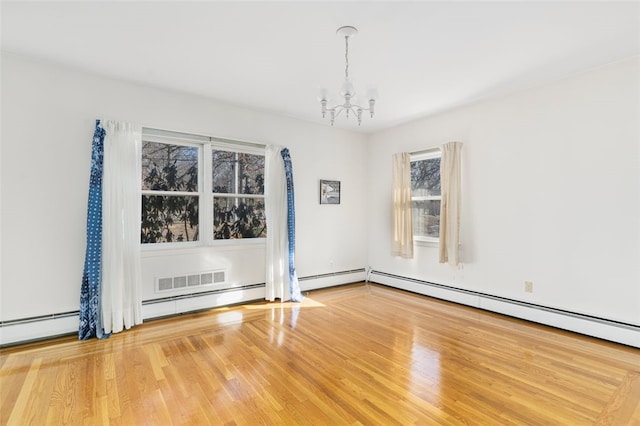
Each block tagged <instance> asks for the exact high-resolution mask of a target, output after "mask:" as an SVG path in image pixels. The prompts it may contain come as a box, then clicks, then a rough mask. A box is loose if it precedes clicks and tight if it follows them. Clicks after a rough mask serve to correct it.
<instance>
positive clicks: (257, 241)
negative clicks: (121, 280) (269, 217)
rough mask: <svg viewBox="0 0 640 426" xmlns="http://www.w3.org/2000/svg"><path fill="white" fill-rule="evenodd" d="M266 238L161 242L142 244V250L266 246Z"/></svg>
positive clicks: (146, 253)
mask: <svg viewBox="0 0 640 426" xmlns="http://www.w3.org/2000/svg"><path fill="white" fill-rule="evenodd" d="M266 242H267V239H266V238H244V239H243V238H240V239H233V240H217V241H214V242H212V243H209V244H207V243H203V242H188V243H159V244H141V245H140V252H141V254H142V256H143V257H152V256H156V255H158V256H165V255H172V254H186V253H196V252H199V251H203V250H212V249H213V250H216V249H220V250H244V249H247V248H260V247H265V245H266Z"/></svg>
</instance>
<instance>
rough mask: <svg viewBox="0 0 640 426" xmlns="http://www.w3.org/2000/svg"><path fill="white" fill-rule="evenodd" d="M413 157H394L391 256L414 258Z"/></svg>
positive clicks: (401, 153)
mask: <svg viewBox="0 0 640 426" xmlns="http://www.w3.org/2000/svg"><path fill="white" fill-rule="evenodd" d="M411 210H412V209H411V156H410V154H409V153H407V152H400V153H397V154H394V155H393V212H392V220H393V224H392V229H391V232H392V237H391V255H393V256H401V257H403V258H405V259H411V258H413V219H412V211H411Z"/></svg>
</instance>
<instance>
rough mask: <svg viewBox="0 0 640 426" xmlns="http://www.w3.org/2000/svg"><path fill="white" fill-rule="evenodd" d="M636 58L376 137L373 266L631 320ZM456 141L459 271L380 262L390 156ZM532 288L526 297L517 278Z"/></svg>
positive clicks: (421, 256)
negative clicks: (459, 155)
mask: <svg viewBox="0 0 640 426" xmlns="http://www.w3.org/2000/svg"><path fill="white" fill-rule="evenodd" d="M639 81H640V59H638V58H635V59H630V60H626V61H623V62H619V63H615V64H611V65H609V66H605V67H602V68H598V69H595V70H591V71H589V72H585V73H583V74H580V75H576V76H571V77H569V78H566V79H564V80H562V81H557V82H554V83H551V84H547V85H545V86H543V87H536V88H533V89H531V90H527V91H523V92H519V93H516V94H513V95H511V96H508V97H504V98H500V99H496V100H492V101H485V102H481V103H477V104H473V105H470V106H467V107H463V108H459V109H456V110H453V111H450V112H446V113H443V114H440V115H437V116H433V117H430V118H425V119H422V120H418V121H415V122H412V123H409V124H406V125H403V126H399V127H397V128H393V129H390V130H387V131H385V132H381V133H378V134H376V135H374V136H372V137H371V138H370V141H369V151H368V162H367V170H368V173H369V175H368V184H369V187H368V191H367V193H368V197H367V200H368V212H369V215H368V218H369V225H368V229H369V255H368V259H369V265H370V266H371V267H372V268H373V269H374V270H377V271H382V272H386V273H389V274H395V275H399V276H403V277H409V278H416V279H419V280H424V281H430V282H435V283H440V284H445V285H449V286H452V287H456V288H461V289H467V290H472V291H477V292H482V293H486V294H489V295H494V296H500V297H506V298H510V299H516V300H522V301H528V302H532V303H536V304H541V305H544V306H547V307H553V308H559V309H565V310H569V311H572V312H577V313H583V314H587V315H593V316H597V317H601V318H606V319H611V320H616V321H622V322H626V323H631V324H636V325H640V149H639V148H640V130H639V123H640V82H639ZM454 140H456V141H462V142H464V148H463V167H464V172H463V175H464V176H463V183H464V195H463V211H462V247H463V259H464V267H463V268H460V269H456V268H452V267H450V266H448V265H440V264H438V260H437V248H435V247H418V248H417V250H416V253H415V257H414V259H412V260H403V259H400V258H394V257H392V256H390V254H389V253H390V245H389V241H390V236H389V235H390V223H391V207H390V203H389V194H390V190H391V155H392V154H393V153H395V152H401V151H409V152H411V151H417V150H422V149H425V148H430V147H435V146H438V145H441V144H443V143H445V142H448V141H454ZM525 280H529V281H533V286H534V291H533V293H531V294H529V293H525V292H524V281H525Z"/></svg>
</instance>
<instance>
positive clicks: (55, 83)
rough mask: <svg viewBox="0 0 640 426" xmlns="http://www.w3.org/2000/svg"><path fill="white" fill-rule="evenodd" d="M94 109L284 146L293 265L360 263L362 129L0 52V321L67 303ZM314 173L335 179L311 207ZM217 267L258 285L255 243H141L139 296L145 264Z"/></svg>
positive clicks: (77, 274)
mask: <svg viewBox="0 0 640 426" xmlns="http://www.w3.org/2000/svg"><path fill="white" fill-rule="evenodd" d="M96 118H103V119H121V120H127V121H132V122H137V123H140V124H142V125H143V126H147V127H155V128H161V129H168V130H173V131H181V132H187V133H195V134H202V135H207V136H218V137H224V138H229V139H239V140H246V141H253V142H258V143H265V144H268V143H276V144H280V145H284V146H288V147H289V148H290V150H291V155H292V158H293V168H294V178H295V179H294V180H295V189H296V194H295V195H296V209H297V251H296V261H297V270H298V275H299V276H300V277H305V276H310V275H317V274H323V273H330V272H340V271H345V270H352V269H358V268H364V266H365V265H366V246H365V244H366V233H365V231H366V230H365V223H364V221H363V220H359V219H358V218H363V217H364V215H365V212H366V211H365V177H366V172H365V166H366V164H365V161H364V158H365V157H366V138H365V137H364V136H363V135H359V134H355V133H351V132H347V131H341V130H337V129H335V128H332V127H329V126H321V125H317V124H312V123H308V122H303V121H299V120H294V119H290V118H286V117H281V116H277V115H271V114H267V113H263V112H258V111H252V110H249V109H243V108H238V107H234V106H230V105H226V104H222V103H219V102H214V101H212V100H208V99H205V98H201V97H197V96H190V95H185V94H179V93H174V92H170V91H165V90H160V89H156V88H152V87H145V86H142V85H138V84H130V83H127V82H122V81H117V80H111V79H107V78H102V77H99V76H95V75H89V74H86V73H83V72H79V71H74V70H69V69H66V68H61V67H58V66H55V65H52V64H48V63H42V62H37V61H33V60H30V59H26V58H22V57H18V56H15V55H10V54H4V53H3V54H2V133H1V135H2V139H1V141H2V146H1V150H2V168H1V178H0V179H1V180H0V182H1V184H2V187H1V197H2V198H1V203H2V204H1V205H2V216H1V219H2V224H1V230H0V232H1V235H2V272H1V276H2V281H1V288H0V291H1V295H2V300H1V302H0V309H1V312H0V318H1V319H2V320H3V321H8V320H14V319H20V318H26V317H32V316H40V315H49V314H53V313H61V312H68V311H76V310H77V309H78V301H79V291H80V280H81V277H82V268H83V261H84V250H85V223H86V205H87V194H88V177H89V168H90V160H91V138H92V135H93V127H94V122H95V119H96ZM319 179H336V180H341V181H342V185H343V193H342V203H341V204H340V205H338V206H326V205H323V206H320V205H319V203H318V198H319V194H318V191H319V189H318V186H319ZM220 265H223V266H224V265H226V266H229V267H230V274H229V278H230V281H231V284H232V285H245V284H255V283H263V282H264V246H263V245H260V244H258V245H255V244H252V245H250V246H249V247H244V248H243V249H242V250H239V249H238V247H234V246H228V245H225V246H224V247H222V248H203V249H199V250H190V251H189V252H188V255H184V256H178V257H176V256H173V257H166V256H164V257H161V258H159V257H158V252H154V253H152V254H149V253H145V255H144V257H143V277H144V282H143V297H144V298H145V299H150V298H154V297H158V296H157V295H154V293H153V277H154V276H155V275H156V270H158V271H160V273H161V274H165V273H168V274H172V273H175V275H179V274H181V273H184V272H185V271H186V272H190V271H194V269H195V271H197V270H199V269H200V268H202V269H205V270H206V269H208V268H216V267H218V266H220ZM161 276H163V275H161ZM0 343H1V342H0Z"/></svg>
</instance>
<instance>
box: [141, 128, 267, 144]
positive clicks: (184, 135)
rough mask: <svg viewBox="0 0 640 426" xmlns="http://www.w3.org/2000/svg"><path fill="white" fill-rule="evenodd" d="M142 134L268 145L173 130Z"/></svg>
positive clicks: (156, 130)
mask: <svg viewBox="0 0 640 426" xmlns="http://www.w3.org/2000/svg"><path fill="white" fill-rule="evenodd" d="M142 133H143V134H145V135H150V136H166V137H170V138H181V139H192V140H197V141H201V142H223V143H230V144H236V145H237V144H239V145H244V146H251V147H255V148H265V147H266V146H267V145H266V144H261V143H256V142H248V141H240V140H236V139H226V138H218V137H214V136H204V135H196V134H195V133H183V132H175V131H173V130H164V129H156V128H153V127H144V126H143V127H142Z"/></svg>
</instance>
